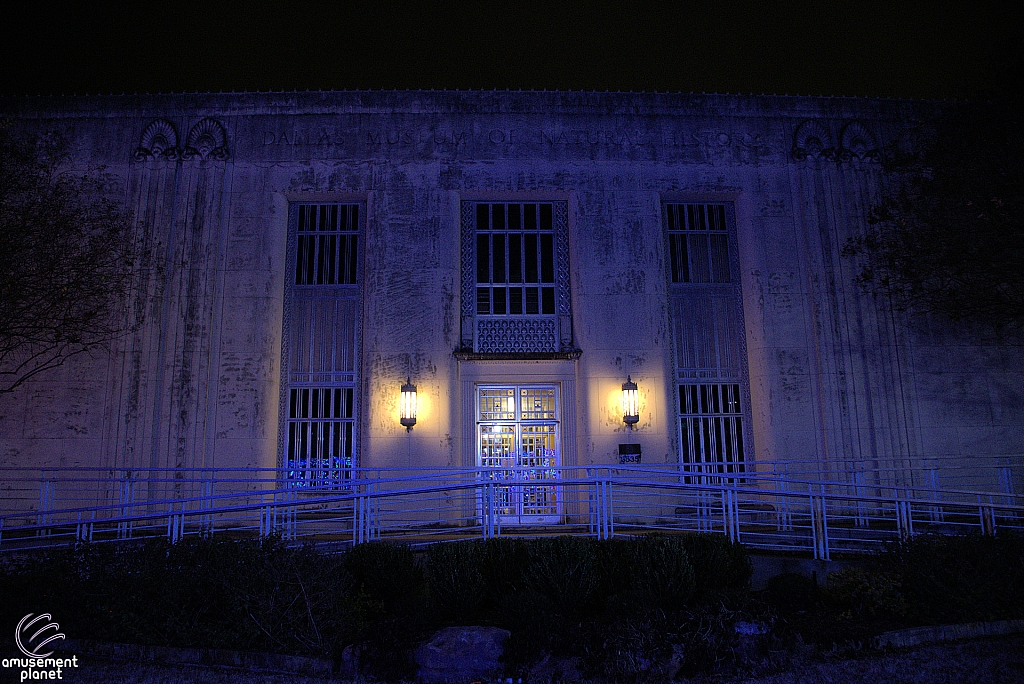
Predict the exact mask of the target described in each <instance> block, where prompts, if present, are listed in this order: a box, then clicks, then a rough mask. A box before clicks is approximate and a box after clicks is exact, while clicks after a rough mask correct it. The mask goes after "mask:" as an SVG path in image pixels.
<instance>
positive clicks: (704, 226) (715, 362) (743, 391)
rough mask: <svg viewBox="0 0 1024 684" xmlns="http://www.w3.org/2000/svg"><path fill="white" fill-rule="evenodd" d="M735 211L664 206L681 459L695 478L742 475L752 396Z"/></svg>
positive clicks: (707, 206) (701, 205) (712, 205)
mask: <svg viewBox="0 0 1024 684" xmlns="http://www.w3.org/2000/svg"><path fill="white" fill-rule="evenodd" d="M731 223H732V214H731V207H730V206H729V205H727V204H721V203H695V202H688V203H672V204H666V205H665V229H666V233H667V238H668V251H669V260H668V261H669V263H668V267H669V281H670V287H669V299H670V302H669V305H670V311H671V314H672V326H673V331H674V346H675V366H676V380H677V383H678V388H679V404H678V406H677V410H678V416H679V451H680V455H679V457H680V461H681V462H682V463H683V464H686V465H687V466H688V470H690V471H691V472H697V473H702V474H714V475H715V476H719V475H722V474H725V473H742V472H743V468H744V462H745V461H746V459H747V457H748V452H749V446H748V445H747V444H746V440H745V439H744V437H745V435H744V424H745V422H746V420H745V416H746V415H748V407H747V406H746V401H744V400H743V399H742V398H743V397H749V390H748V389H747V377H746V374H747V371H746V359H745V345H744V339H743V336H744V327H743V316H742V309H741V308H740V301H741V299H740V288H739V279H738V278H737V277H736V274H738V269H737V264H736V253H735V248H734V242H733V241H734V239H735V236H734V235H733V232H732V229H731Z"/></svg>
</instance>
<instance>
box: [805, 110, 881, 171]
mask: <svg viewBox="0 0 1024 684" xmlns="http://www.w3.org/2000/svg"><path fill="white" fill-rule="evenodd" d="M833 140H834V138H833V136H832V131H831V126H830V125H829V122H827V121H823V120H821V119H809V120H807V121H804V122H803V123H801V124H800V125H799V126H797V128H796V132H794V133H793V159H796V160H797V161H804V160H805V159H829V160H832V161H837V162H850V161H854V160H862V161H872V162H874V161H878V157H879V146H878V141H877V138H875V135H874V134H873V133H872V132H871V131H870V130H869V129H868V128H867V126H865V125H864V124H863V123H862V122H860V121H850V122H847V123H846V124H845V125H843V128H842V131H841V132H840V134H839V144H838V145H836V144H834V143H833Z"/></svg>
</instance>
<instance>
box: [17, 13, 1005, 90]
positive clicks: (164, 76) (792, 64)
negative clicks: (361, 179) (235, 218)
mask: <svg viewBox="0 0 1024 684" xmlns="http://www.w3.org/2000/svg"><path fill="white" fill-rule="evenodd" d="M1013 4H1014V3H982V2H944V1H942V0H933V1H932V2H921V3H908V2H899V1H898V0H890V1H889V2H848V3H845V4H843V5H841V6H840V5H838V4H834V3H833V2H831V1H830V0H817V1H816V2H772V1H771V0H762V1H761V2H758V3H749V2H748V3H742V2H725V1H720V2H683V1H681V0H676V1H674V2H672V1H666V2H662V3H654V2H621V3H618V7H619V9H618V10H614V11H613V10H606V9H598V8H603V7H608V6H611V5H612V3H601V4H598V3H592V2H557V1H554V0H552V1H551V2H548V3H545V4H534V3H525V2H521V1H519V2H517V1H516V0H503V1H501V2H489V1H485V0H479V1H478V2H472V3H454V2H446V3H442V2H435V3H387V2H381V1H378V2H372V3H361V2H348V1H345V0H332V1H331V2H288V3H279V2H258V0H250V1H249V2H237V3H231V2H218V1H215V0H211V1H210V2H206V3H202V4H194V5H193V4H190V3H173V2H159V3H158V2H154V1H153V0H135V1H134V2H130V3H102V2H85V1H82V2H77V3H53V2H43V1H38V0H37V1H33V0H26V1H25V2H23V3H19V5H18V6H19V7H20V9H18V10H17V11H16V12H15V13H14V14H10V13H9V14H8V15H7V16H6V17H5V19H6V21H5V22H4V23H6V24H7V25H6V27H5V28H4V30H3V33H4V34H5V35H4V37H3V39H2V40H0V58H2V60H3V61H2V64H0V91H2V92H4V93H7V94H13V93H42V94H47V93H73V92H77V93H86V92H89V93H96V92H118V93H120V92H136V91H138V92H171V91H173V92H180V91H209V90H212V91H218V90H306V89H314V90H315V89H344V88H348V89H353V88H512V89H517V88H523V89H529V88H536V89H587V90H606V89H608V90H649V91H650V90H660V91H665V90H668V91H684V92H688V91H698V92H700V91H708V92H731V93H736V92H743V93H745V92H756V93H760V92H768V93H789V94H797V93H799V94H814V95H874V96H898V97H958V96H964V95H968V94H970V93H971V92H972V91H974V90H975V89H977V88H978V87H983V86H987V85H991V82H992V81H993V80H994V79H995V78H997V77H996V76H994V73H995V72H994V70H993V64H995V63H999V62H1000V61H1006V60H1007V59H1008V57H1007V56H1008V55H1013V54H1018V55H1019V54H1020V53H1021V45H1022V43H1021V36H1022V34H1024V31H1022V27H1021V23H1020V22H1019V20H1015V19H1013V18H1012V16H1011V14H1010V9H1011V8H1012V7H1013Z"/></svg>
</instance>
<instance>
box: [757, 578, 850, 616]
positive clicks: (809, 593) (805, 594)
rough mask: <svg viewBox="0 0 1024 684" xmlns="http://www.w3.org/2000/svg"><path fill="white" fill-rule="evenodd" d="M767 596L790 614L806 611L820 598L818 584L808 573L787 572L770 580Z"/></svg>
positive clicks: (784, 611)
mask: <svg viewBox="0 0 1024 684" xmlns="http://www.w3.org/2000/svg"><path fill="white" fill-rule="evenodd" d="M833 574H835V573H833ZM765 598H766V599H767V600H768V602H769V603H770V604H771V605H772V606H774V607H775V608H776V609H778V610H779V611H780V612H781V613H784V614H787V615H790V614H793V613H800V612H806V611H808V610H810V609H811V608H813V607H814V604H815V601H816V600H817V598H818V585H817V584H816V583H815V582H814V580H813V579H811V578H810V577H807V576H806V575H801V574H799V573H796V572H785V573H782V574H781V575H776V576H775V577H772V578H770V579H769V580H768V584H767V586H766V587H765Z"/></svg>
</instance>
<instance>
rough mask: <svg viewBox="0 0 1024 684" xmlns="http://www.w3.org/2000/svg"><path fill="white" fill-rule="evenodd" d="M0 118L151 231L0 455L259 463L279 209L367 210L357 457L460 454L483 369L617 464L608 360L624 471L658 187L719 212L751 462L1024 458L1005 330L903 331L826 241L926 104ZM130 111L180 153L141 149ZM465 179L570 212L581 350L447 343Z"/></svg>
mask: <svg viewBox="0 0 1024 684" xmlns="http://www.w3.org/2000/svg"><path fill="white" fill-rule="evenodd" d="M0 110H2V111H4V112H5V115H7V116H11V117H13V118H14V120H15V122H16V124H15V125H16V126H17V127H19V128H21V129H24V130H25V131H26V132H39V131H52V130H56V131H59V132H62V133H63V134H65V135H66V136H68V138H69V139H70V140H72V141H73V143H74V150H75V152H74V153H75V158H76V160H77V161H79V162H80V163H83V164H95V165H105V166H106V167H107V171H108V172H109V173H112V174H114V175H115V176H116V177H118V178H120V179H122V182H123V187H124V193H125V200H126V202H127V203H128V205H129V206H130V207H131V208H132V209H133V211H134V212H135V215H136V217H137V218H138V222H139V230H140V231H143V233H144V235H145V237H146V240H147V241H148V243H149V244H151V245H152V246H153V247H154V252H153V254H154V259H153V262H152V263H150V264H146V268H144V269H143V271H142V273H141V275H140V279H139V288H138V290H137V292H136V294H135V301H134V305H133V316H134V317H135V319H136V320H137V321H138V322H139V323H141V325H140V327H139V329H138V331H137V332H136V333H134V334H132V335H130V336H129V337H127V338H125V339H124V340H123V341H122V343H121V344H120V346H119V348H118V349H116V350H115V352H114V353H112V354H111V355H110V356H109V358H104V357H95V358H91V359H88V360H83V361H81V362H77V361H76V362H75V363H74V364H72V365H69V366H68V367H66V368H64V369H61V370H60V371H55V372H54V373H51V374H50V375H47V376H44V377H40V378H39V379H38V380H35V381H33V382H31V383H29V384H27V385H26V386H24V387H23V388H21V389H19V390H18V391H17V392H15V393H13V394H10V395H7V396H3V397H0V463H2V464H3V465H19V466H38V467H43V466H68V465H77V464H83V465H84V464H95V465H102V466H110V467H171V468H175V467H213V466H216V467H254V466H266V467H273V466H275V465H277V464H278V462H279V453H280V425H279V421H280V417H281V410H280V400H281V396H282V394H281V382H282V375H281V364H282V360H281V338H282V325H283V322H282V316H283V300H284V296H285V279H286V264H285V253H286V240H287V231H288V205H289V202H295V201H358V202H360V203H362V204H363V206H364V207H365V213H366V221H365V233H364V242H363V245H364V247H365V250H364V257H363V258H364V264H363V266H364V270H363V274H364V276H363V281H362V293H363V298H362V313H361V322H360V323H361V325H360V339H361V345H362V348H361V365H360V384H359V393H358V395H359V405H360V428H359V432H360V435H359V447H360V458H361V462H362V464H363V465H368V466H399V467H405V466H420V465H430V466H451V465H466V464H468V462H469V461H470V460H471V459H472V454H473V449H474V448H475V447H474V446H473V445H472V444H468V443H467V439H468V437H467V435H468V434H471V432H467V426H469V425H471V423H472V421H473V416H472V415H470V414H467V409H466V405H465V402H464V401H463V399H464V397H462V396H461V394H462V393H464V387H465V383H466V382H467V381H468V379H469V380H471V379H473V378H481V377H488V378H493V377H498V376H500V375H501V374H502V373H505V374H507V375H509V376H514V375H515V374H516V373H525V374H526V375H528V376H529V377H537V378H545V377H546V378H548V379H555V378H558V381H559V382H564V383H565V387H566V388H569V387H571V388H572V401H573V406H572V410H571V412H569V413H571V415H572V417H571V420H570V419H568V418H567V420H566V422H565V425H564V429H563V434H565V432H566V430H571V432H572V440H570V441H571V444H569V443H567V444H566V448H567V451H566V453H565V454H564V460H565V462H566V463H569V464H580V465H583V464H591V463H611V462H614V461H615V459H616V458H617V455H616V454H617V451H616V445H617V444H618V443H619V442H621V441H623V439H624V437H626V435H625V431H624V425H623V423H622V421H621V415H619V413H618V412H619V407H618V405H617V394H618V389H619V386H620V385H621V383H622V382H623V381H624V380H625V376H626V375H627V374H630V375H631V376H632V377H633V379H634V380H636V381H637V382H638V384H639V385H640V390H641V407H642V411H641V414H642V415H641V420H640V423H639V424H638V425H637V427H636V429H635V430H634V431H633V432H632V434H631V435H630V439H635V440H637V441H639V442H640V443H641V444H642V445H643V453H644V462H653V463H660V462H674V461H676V460H677V459H678V434H677V432H678V427H677V419H676V401H677V398H676V397H677V395H676V389H675V381H674V373H675V368H674V363H675V362H674V348H673V345H674V340H673V332H672V330H673V328H672V321H671V313H670V311H669V307H668V288H669V285H668V280H669V277H668V273H667V268H668V266H667V255H666V240H665V227H664V225H663V219H662V205H663V202H665V201H685V200H691V201H708V200H715V201H718V200H725V201H728V202H730V203H732V205H733V206H734V208H735V217H736V230H737V244H738V247H739V258H738V260H739V266H740V280H741V286H742V295H743V301H742V311H743V318H744V322H745V338H744V339H743V340H742V341H741V342H742V347H743V349H744V350H745V353H746V361H747V367H748V372H749V380H750V386H749V391H750V397H749V398H750V405H751V410H752V416H751V417H752V421H753V422H752V425H751V428H752V430H751V433H752V436H753V444H752V453H753V454H754V455H755V458H756V459H757V460H758V461H761V462H764V463H769V462H780V463H786V462H789V464H790V465H789V466H788V469H789V471H790V472H793V473H799V472H803V471H807V470H811V469H814V468H822V469H824V470H826V471H828V472H833V473H835V474H836V476H837V477H841V478H843V479H847V478H848V477H849V471H850V468H851V466H850V462H851V461H858V462H859V464H858V465H857V466H855V467H856V468H858V469H866V470H869V471H870V473H869V474H870V477H869V478H868V480H867V481H868V482H869V483H870V482H872V481H874V479H875V478H877V479H878V480H880V481H884V482H902V483H906V484H911V483H916V484H922V483H923V480H922V478H924V477H926V476H925V475H923V474H922V473H923V468H926V467H929V463H931V461H930V460H929V459H935V458H940V457H946V458H952V459H957V460H963V461H964V462H966V463H968V464H969V463H970V462H971V459H982V458H988V457H1002V458H1004V459H1007V461H1008V462H1012V463H1014V464H1016V465H1017V466H1020V465H1021V464H1022V457H1021V454H1022V453H1024V408H1022V407H1024V402H1022V401H1021V397H1022V395H1024V374H1022V373H1024V371H1022V365H1021V363H1020V360H1021V359H1022V353H1021V351H1022V346H1021V340H1019V339H1014V340H1007V339H1003V340H978V339H976V338H975V337H972V336H971V335H970V334H965V333H964V332H963V331H959V332H958V331H955V330H950V329H948V327H945V326H943V325H941V324H935V325H933V326H931V327H921V326H912V325H910V324H909V323H908V321H907V320H905V319H904V318H903V317H901V316H899V315H891V314H889V313H887V311H886V309H885V308H884V307H883V306H881V305H880V304H881V303H879V302H875V301H873V300H872V299H871V298H870V297H868V296H865V295H864V294H863V293H862V292H860V291H859V289H858V286H857V285H856V283H855V275H856V265H855V264H853V263H851V262H850V260H849V259H847V258H844V257H841V256H840V251H841V249H842V246H843V244H844V243H845V241H846V240H847V238H849V237H850V236H853V235H856V234H857V233H858V231H860V230H862V229H863V226H864V221H865V216H866V210H867V208H868V207H869V206H870V204H871V203H872V201H873V200H874V199H875V198H876V197H877V196H878V193H879V190H880V184H881V182H882V176H881V171H880V169H879V168H878V165H877V163H875V162H874V161H873V160H872V155H871V153H872V151H873V150H877V149H878V147H880V146H881V145H882V144H885V143H887V142H889V141H891V140H895V139H898V138H899V137H900V136H901V135H903V130H904V129H903V127H904V125H905V124H904V122H905V121H907V120H910V119H912V118H914V117H927V116H930V115H932V114H933V113H934V107H933V106H932V105H929V104H927V103H907V102H897V101H870V100H856V99H843V98H834V99H814V98H777V97H753V96H750V97H732V96H692V95H633V94H628V95H627V94H594V93H452V92H444V93H430V92H411V93H410V92H406V93H376V92H375V93H305V94H301V93H299V94H241V95H166V96H138V97H127V96H120V97H114V96H110V97H92V98H88V97H87V98H69V99H47V98H31V99H11V100H4V101H2V102H0ZM211 120H212V121H213V122H215V123H216V125H214V124H210V123H208V121H211ZM155 121H165V122H166V123H167V125H168V126H169V132H168V130H165V129H166V128H167V127H164V128H160V129H159V131H163V135H164V137H165V138H166V137H168V136H170V137H173V138H175V140H174V141H172V142H167V141H165V143H166V144H167V145H170V147H172V148H176V149H177V150H178V152H176V153H175V154H171V155H168V154H166V153H165V152H164V151H162V150H161V149H159V148H160V143H159V141H158V140H157V139H156V138H154V135H153V134H152V131H153V130H156V129H150V128H149V127H150V126H151V124H153V122H155ZM808 122H810V123H808ZM161 126H163V124H161ZM147 130H150V135H149V137H148V138H147V137H146V131H147ZM159 131H158V132H159ZM221 134H222V137H218V136H219V135H221ZM140 149H141V151H140ZM837 150H839V151H841V153H839V154H837V153H836V151H837ZM844 150H845V152H842V151H844ZM466 199H492V200H495V201H502V200H526V201H529V200H531V199H533V200H536V199H557V200H564V201H567V202H568V206H569V243H570V287H571V293H572V306H573V335H574V344H575V345H576V346H577V347H578V348H579V349H580V350H581V351H582V354H581V356H580V357H579V359H578V360H576V361H571V362H568V364H569V365H568V366H567V365H566V362H562V361H559V362H550V363H549V365H548V366H544V362H538V363H539V364H540V365H539V366H538V365H537V364H534V365H533V366H530V367H529V368H526V367H525V366H522V365H519V366H517V365H515V364H511V365H508V366H507V367H505V368H504V369H502V368H497V367H495V366H494V365H493V364H491V365H489V366H486V367H485V366H482V365H480V364H482V363H484V362H473V361H459V360H458V359H456V358H455V357H454V356H453V354H452V352H453V350H454V349H455V348H456V347H457V346H458V344H459V330H460V319H459V307H460V303H459V297H460V278H461V267H460V219H459V216H460V202H461V201H462V200H466ZM473 364H477V365H476V366H474V365H473ZM567 368H568V369H569V370H566V369H567ZM406 376H410V377H412V378H413V381H414V382H415V383H416V384H417V385H418V386H419V396H420V411H419V421H418V423H417V425H416V428H415V429H414V430H413V431H412V432H411V433H407V432H406V431H405V430H404V428H402V427H401V426H400V425H399V424H398V406H397V403H398V388H399V386H400V385H401V383H402V382H403V381H404V379H405V378H406ZM569 413H566V416H568V415H569ZM943 477H945V478H947V479H949V478H954V477H956V475H955V473H954V472H953V471H948V472H944V474H943ZM950 481H951V480H950Z"/></svg>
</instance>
